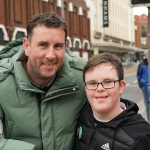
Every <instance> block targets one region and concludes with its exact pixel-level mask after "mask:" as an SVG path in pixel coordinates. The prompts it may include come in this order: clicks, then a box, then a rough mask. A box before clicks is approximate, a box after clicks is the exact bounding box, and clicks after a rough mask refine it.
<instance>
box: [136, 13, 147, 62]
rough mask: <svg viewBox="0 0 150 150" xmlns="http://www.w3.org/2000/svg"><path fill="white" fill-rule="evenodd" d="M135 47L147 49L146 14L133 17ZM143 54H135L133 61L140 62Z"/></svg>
mask: <svg viewBox="0 0 150 150" xmlns="http://www.w3.org/2000/svg"><path fill="white" fill-rule="evenodd" d="M134 24H135V46H136V47H139V48H143V49H148V16H147V15H146V14H142V15H139V16H138V15H135V16H134ZM143 55H144V54H143V53H136V57H135V60H136V61H142V59H143Z"/></svg>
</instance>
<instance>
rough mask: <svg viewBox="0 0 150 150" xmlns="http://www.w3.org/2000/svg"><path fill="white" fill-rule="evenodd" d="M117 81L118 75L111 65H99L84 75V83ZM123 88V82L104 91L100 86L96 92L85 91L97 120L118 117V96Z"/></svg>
mask: <svg viewBox="0 0 150 150" xmlns="http://www.w3.org/2000/svg"><path fill="white" fill-rule="evenodd" d="M115 80H118V75H117V72H116V70H115V68H113V67H112V66H111V65H108V64H101V65H98V66H96V67H95V68H94V69H93V70H92V71H88V72H86V74H85V82H91V84H92V85H93V84H94V83H95V82H103V81H106V82H109V81H115ZM124 87H125V81H123V80H122V81H120V82H118V81H117V82H115V86H114V87H113V88H111V89H104V88H103V87H102V85H101V84H99V85H98V88H97V89H96V90H88V89H87V88H85V90H86V94H87V97H88V100H89V103H90V105H91V107H92V110H93V114H94V116H95V117H96V118H97V119H100V120H110V119H112V118H114V117H115V116H116V115H118V114H119V113H120V111H121V109H120V94H121V93H122V92H123V90H124Z"/></svg>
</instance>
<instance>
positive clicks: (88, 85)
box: [85, 82, 98, 90]
mask: <svg viewBox="0 0 150 150" xmlns="http://www.w3.org/2000/svg"><path fill="white" fill-rule="evenodd" d="M97 84H98V83H97V82H87V83H86V84H85V85H86V88H87V89H89V90H94V89H96V88H97Z"/></svg>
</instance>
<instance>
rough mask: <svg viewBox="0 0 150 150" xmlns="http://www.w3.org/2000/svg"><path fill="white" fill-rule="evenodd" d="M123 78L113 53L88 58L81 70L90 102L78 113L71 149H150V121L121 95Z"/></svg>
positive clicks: (120, 64) (120, 67)
mask: <svg viewBox="0 0 150 150" xmlns="http://www.w3.org/2000/svg"><path fill="white" fill-rule="evenodd" d="M123 78H124V72H123V67H122V63H121V61H120V60H119V59H118V58H117V57H116V56H115V55H113V54H110V53H102V54H98V55H95V56H93V57H92V58H91V59H89V61H88V62H87V64H86V65H85V67H84V70H83V79H84V82H85V90H86V94H87V98H88V101H89V103H87V104H86V105H85V106H84V107H83V109H82V111H81V113H80V117H79V120H78V125H77V134H76V145H75V148H74V150H150V125H149V124H148V122H147V121H146V120H145V119H144V118H142V116H141V115H140V114H138V110H139V108H138V106H137V105H136V104H135V103H133V102H132V101H129V100H125V99H121V98H120V95H121V93H122V92H123V90H124V88H125V85H126V83H125V81H124V80H123Z"/></svg>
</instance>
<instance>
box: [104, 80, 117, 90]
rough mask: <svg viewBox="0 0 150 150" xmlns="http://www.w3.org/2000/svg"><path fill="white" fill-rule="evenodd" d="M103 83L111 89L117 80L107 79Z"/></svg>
mask: <svg viewBox="0 0 150 150" xmlns="http://www.w3.org/2000/svg"><path fill="white" fill-rule="evenodd" d="M102 84H103V87H104V88H105V89H109V88H113V87H114V84H115V82H114V81H112V80H106V81H103V82H102Z"/></svg>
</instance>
